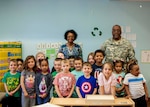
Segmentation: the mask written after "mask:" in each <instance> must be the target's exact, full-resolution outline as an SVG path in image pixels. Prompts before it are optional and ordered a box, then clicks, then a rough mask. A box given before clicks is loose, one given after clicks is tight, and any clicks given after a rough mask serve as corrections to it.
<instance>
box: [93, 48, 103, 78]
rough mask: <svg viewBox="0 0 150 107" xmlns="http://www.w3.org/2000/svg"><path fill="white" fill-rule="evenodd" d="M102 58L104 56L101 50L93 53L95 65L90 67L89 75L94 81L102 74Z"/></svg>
mask: <svg viewBox="0 0 150 107" xmlns="http://www.w3.org/2000/svg"><path fill="white" fill-rule="evenodd" d="M104 57H105V54H104V52H103V51H102V50H96V51H95V52H94V60H95V63H94V64H93V65H92V69H93V70H92V73H91V75H92V76H94V77H95V78H96V79H97V78H98V75H99V74H100V72H102V66H103V59H104Z"/></svg>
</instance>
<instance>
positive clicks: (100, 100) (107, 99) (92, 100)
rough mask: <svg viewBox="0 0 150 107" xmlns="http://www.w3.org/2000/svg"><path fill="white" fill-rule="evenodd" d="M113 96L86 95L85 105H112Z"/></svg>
mask: <svg viewBox="0 0 150 107" xmlns="http://www.w3.org/2000/svg"><path fill="white" fill-rule="evenodd" d="M114 102H115V99H114V96H113V95H86V100H85V103H87V104H107V103H114Z"/></svg>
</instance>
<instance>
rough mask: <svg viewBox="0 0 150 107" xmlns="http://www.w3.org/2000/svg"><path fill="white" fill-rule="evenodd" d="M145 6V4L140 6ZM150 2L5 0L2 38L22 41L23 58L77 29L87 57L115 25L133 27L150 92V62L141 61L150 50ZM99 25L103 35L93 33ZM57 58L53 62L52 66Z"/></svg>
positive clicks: (0, 23)
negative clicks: (40, 45) (40, 44)
mask: <svg viewBox="0 0 150 107" xmlns="http://www.w3.org/2000/svg"><path fill="white" fill-rule="evenodd" d="M140 6H142V7H140ZM149 10H150V2H123V1H118V0H116V1H115V0H1V1H0V40H1V41H22V43H23V59H25V57H26V56H27V55H31V54H33V55H35V54H36V52H37V44H38V43H55V42H62V43H65V42H66V41H65V40H64V39H63V35H64V32H65V31H66V30H68V29H74V30H76V31H77V33H78V38H77V40H76V42H81V43H83V55H84V60H86V57H87V55H88V53H89V52H91V51H95V50H96V49H99V48H100V45H101V44H102V43H103V42H104V41H105V40H106V39H108V38H110V37H111V29H112V26H113V25H114V24H119V25H121V26H123V27H125V26H130V28H131V33H135V34H136V36H137V38H136V48H135V51H136V58H137V59H138V60H139V65H140V68H141V72H142V73H143V74H144V76H145V78H146V80H147V84H148V88H149V93H150V75H149V70H150V64H149V63H148V64H146V63H141V51H142V50H150V47H149V46H150V43H149V40H150V36H149V34H150V21H149V19H150V11H149ZM94 27H98V28H99V29H100V30H101V31H102V36H98V35H97V36H95V37H94V36H92V35H91V31H93V28H94ZM52 62H53V60H51V61H50V64H51V65H50V66H53V65H52Z"/></svg>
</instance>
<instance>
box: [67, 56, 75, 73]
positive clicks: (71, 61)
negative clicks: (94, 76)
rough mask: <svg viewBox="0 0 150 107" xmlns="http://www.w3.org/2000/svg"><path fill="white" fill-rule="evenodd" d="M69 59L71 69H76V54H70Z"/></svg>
mask: <svg viewBox="0 0 150 107" xmlns="http://www.w3.org/2000/svg"><path fill="white" fill-rule="evenodd" d="M68 59H69V63H70V69H69V71H70V72H72V71H73V70H75V68H74V59H75V57H74V56H69V58H68Z"/></svg>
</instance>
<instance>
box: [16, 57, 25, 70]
mask: <svg viewBox="0 0 150 107" xmlns="http://www.w3.org/2000/svg"><path fill="white" fill-rule="evenodd" d="M17 64H18V67H17V72H19V73H21V72H22V71H23V69H24V66H23V59H21V58H18V59H17Z"/></svg>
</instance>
